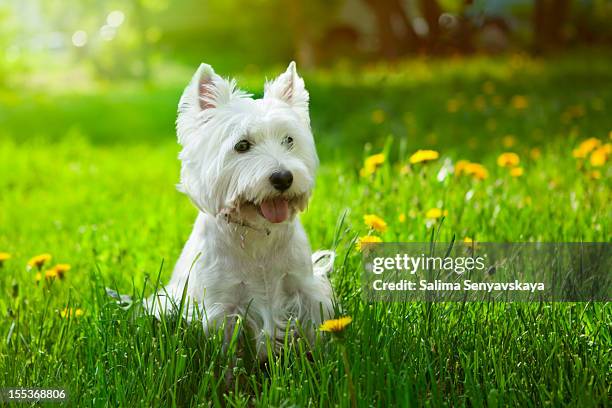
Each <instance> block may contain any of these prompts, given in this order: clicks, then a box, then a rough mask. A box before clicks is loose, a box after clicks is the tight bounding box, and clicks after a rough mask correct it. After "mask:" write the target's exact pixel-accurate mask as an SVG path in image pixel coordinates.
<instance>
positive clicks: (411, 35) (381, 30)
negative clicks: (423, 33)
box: [364, 0, 418, 59]
mask: <svg viewBox="0 0 612 408" xmlns="http://www.w3.org/2000/svg"><path fill="white" fill-rule="evenodd" d="M364 1H365V3H366V4H367V6H368V7H369V8H370V9H371V10H372V12H373V13H374V17H375V18H376V28H377V31H378V37H379V38H378V39H379V52H380V53H381V55H382V56H384V57H385V58H389V59H395V58H397V57H399V56H401V55H404V54H406V53H407V52H408V51H411V50H414V49H416V48H417V42H418V37H417V35H416V33H415V32H414V29H413V28H412V24H411V23H410V19H409V18H408V16H407V15H406V12H405V10H404V7H403V6H402V3H401V2H400V0H364Z"/></svg>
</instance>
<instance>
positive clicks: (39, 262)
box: [28, 254, 52, 269]
mask: <svg viewBox="0 0 612 408" xmlns="http://www.w3.org/2000/svg"><path fill="white" fill-rule="evenodd" d="M51 258H52V257H51V254H41V255H36V256H34V257H32V258H30V260H29V261H28V268H29V269H31V268H34V267H36V268H38V269H40V268H42V266H43V265H44V264H45V263H47V262H49V261H50V260H51Z"/></svg>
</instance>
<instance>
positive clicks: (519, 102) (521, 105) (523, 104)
mask: <svg viewBox="0 0 612 408" xmlns="http://www.w3.org/2000/svg"><path fill="white" fill-rule="evenodd" d="M510 103H511V104H512V107H513V108H514V109H517V110H521V109H526V108H527V107H529V100H527V98H526V97H525V96H523V95H515V96H513V97H512V100H511V101H510Z"/></svg>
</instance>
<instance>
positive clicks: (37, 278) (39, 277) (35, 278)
mask: <svg viewBox="0 0 612 408" xmlns="http://www.w3.org/2000/svg"><path fill="white" fill-rule="evenodd" d="M41 280H42V273H40V272H36V275H35V276H34V281H35V282H36V283H38V282H40V281H41Z"/></svg>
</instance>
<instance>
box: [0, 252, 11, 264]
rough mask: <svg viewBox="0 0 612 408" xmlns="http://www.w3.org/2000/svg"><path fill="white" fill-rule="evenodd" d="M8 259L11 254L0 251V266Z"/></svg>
mask: <svg viewBox="0 0 612 408" xmlns="http://www.w3.org/2000/svg"><path fill="white" fill-rule="evenodd" d="M9 259H11V254H9V253H8V252H0V266H2V265H4V263H5V262H6V261H8V260H9Z"/></svg>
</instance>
